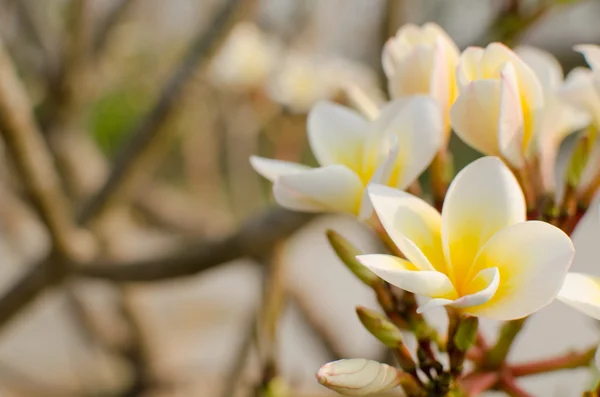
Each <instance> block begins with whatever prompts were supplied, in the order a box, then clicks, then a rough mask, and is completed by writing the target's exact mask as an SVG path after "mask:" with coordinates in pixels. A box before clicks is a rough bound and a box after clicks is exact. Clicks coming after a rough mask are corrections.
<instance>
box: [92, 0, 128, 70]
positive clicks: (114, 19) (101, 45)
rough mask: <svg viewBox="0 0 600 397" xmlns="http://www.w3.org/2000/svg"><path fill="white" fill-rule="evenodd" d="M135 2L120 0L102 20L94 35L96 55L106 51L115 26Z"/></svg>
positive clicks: (93, 48) (94, 52)
mask: <svg viewBox="0 0 600 397" xmlns="http://www.w3.org/2000/svg"><path fill="white" fill-rule="evenodd" d="M134 2H135V0H120V1H119V2H118V3H117V4H116V5H114V6H113V8H112V9H111V10H110V11H109V12H108V15H106V17H104V19H103V20H102V21H101V22H100V26H99V27H98V29H97V30H96V34H95V35H94V42H93V47H92V53H93V55H94V57H96V58H98V56H99V55H100V54H102V52H104V50H105V48H106V45H107V44H108V41H109V38H110V34H111V33H112V31H113V28H114V27H115V26H117V25H118V24H119V22H120V21H121V18H123V15H125V14H126V13H127V11H128V10H129V9H130V8H131V6H132V5H133V4H134Z"/></svg>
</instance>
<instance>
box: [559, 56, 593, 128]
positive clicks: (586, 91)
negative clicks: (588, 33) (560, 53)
mask: <svg viewBox="0 0 600 397" xmlns="http://www.w3.org/2000/svg"><path fill="white" fill-rule="evenodd" d="M575 50H576V51H579V52H581V53H582V54H583V56H584V57H585V59H586V61H587V63H588V64H589V65H590V67H591V68H592V69H591V70H590V69H588V68H582V67H579V68H575V69H573V70H572V71H571V72H570V73H569V74H568V75H567V78H566V80H565V84H564V86H563V87H562V88H561V91H560V92H561V97H562V98H563V99H564V100H565V101H567V102H569V103H571V104H572V105H573V106H575V107H577V108H579V109H581V110H583V111H585V112H586V113H587V114H589V115H590V117H591V118H592V121H593V123H594V125H595V126H596V128H599V127H600V47H599V46H596V45H588V44H586V45H578V46H575Z"/></svg>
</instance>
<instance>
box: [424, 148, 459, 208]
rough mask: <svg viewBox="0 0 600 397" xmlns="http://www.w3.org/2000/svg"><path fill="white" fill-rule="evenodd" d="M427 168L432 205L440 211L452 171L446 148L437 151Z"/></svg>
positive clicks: (449, 156)
mask: <svg viewBox="0 0 600 397" xmlns="http://www.w3.org/2000/svg"><path fill="white" fill-rule="evenodd" d="M429 170H430V171H429V175H430V179H431V193H432V194H433V201H434V205H435V208H437V209H438V211H441V209H442V205H443V204H444V198H445V197H446V192H447V191H448V185H449V184H450V181H451V180H452V176H453V173H454V163H453V158H452V154H451V153H450V152H449V151H448V150H447V148H445V147H444V148H443V149H442V150H440V151H439V152H438V153H437V155H436V156H435V157H434V159H433V161H432V162H431V167H430V168H429Z"/></svg>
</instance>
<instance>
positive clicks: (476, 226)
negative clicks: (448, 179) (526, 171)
mask: <svg viewBox="0 0 600 397" xmlns="http://www.w3.org/2000/svg"><path fill="white" fill-rule="evenodd" d="M525 211H526V207H525V197H524V196H523V192H522V190H521V188H520V186H519V183H518V182H517V180H516V178H515V177H514V175H513V174H512V172H511V171H510V170H509V169H508V168H507V167H506V166H505V165H504V163H502V161H501V160H500V159H499V158H497V157H483V158H480V159H478V160H475V161H473V162H472V163H471V164H469V165H468V166H466V167H465V168H463V169H462V170H461V171H460V172H459V173H458V175H456V177H455V178H454V180H453V181H452V183H451V184H450V187H449V189H448V193H447V195H446V200H445V201H444V207H443V209H442V241H443V248H444V254H445V256H446V263H447V266H449V267H450V268H451V272H452V276H451V278H452V279H453V280H455V283H459V284H462V283H466V282H467V281H468V280H467V279H466V276H467V274H469V271H470V267H471V265H472V264H473V260H474V259H475V256H476V255H477V253H478V252H479V250H480V248H481V247H483V245H484V244H485V243H486V242H487V241H488V240H489V238H490V237H492V236H493V235H494V234H495V233H496V232H498V231H500V230H502V229H504V228H505V227H507V226H510V225H514V224H515V223H518V222H523V221H525V215H526V214H525ZM457 288H459V289H460V288H461V287H459V286H458V285H457Z"/></svg>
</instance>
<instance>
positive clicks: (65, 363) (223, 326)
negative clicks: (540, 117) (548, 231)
mask: <svg viewBox="0 0 600 397" xmlns="http://www.w3.org/2000/svg"><path fill="white" fill-rule="evenodd" d="M599 17H600V2H598V1H596V0H587V1H583V0H582V1H576V0H570V1H569V0H561V1H559V0H444V1H441V0H260V1H259V0H169V1H164V0H2V1H0V37H1V40H2V43H3V44H2V49H1V50H0V131H1V133H0V135H1V137H2V140H1V142H0V162H1V163H2V164H1V167H0V258H2V259H1V261H0V275H1V276H0V288H1V290H0V396H15V397H37V396H43V397H47V396H57V397H66V396H77V397H80V396H81V397H83V396H115V397H128V396H131V397H133V396H153V397H154V396H156V397H158V396H161V397H167V396H169V397H171V396H223V397H228V396H254V395H256V394H254V393H255V392H256V390H257V388H258V389H260V388H261V387H264V386H265V385H266V384H267V383H268V384H270V385H271V386H270V387H271V388H274V389H276V390H271V392H273V393H277V392H280V391H281V390H282V389H284V388H285V389H288V390H289V395H290V396H307V397H308V396H321V395H328V394H330V393H329V392H328V391H326V390H325V389H324V388H322V387H321V386H320V385H318V384H317V382H316V381H315V378H314V374H315V372H316V370H317V369H318V368H319V366H320V365H322V364H323V363H325V362H327V361H331V360H333V359H336V358H340V357H365V358H372V359H382V360H383V359H385V357H386V352H385V351H384V349H383V348H382V347H381V346H380V345H379V344H378V342H377V341H376V340H375V339H374V338H373V337H371V336H370V334H368V333H367V332H366V331H364V330H363V329H362V327H361V325H360V322H359V321H358V319H357V318H356V316H355V313H354V307H355V306H356V305H359V304H360V305H364V306H368V307H373V308H375V307H377V306H376V302H375V299H374V297H373V296H372V293H371V291H370V290H368V289H367V288H366V287H364V286H362V285H361V284H360V282H358V281H356V280H355V279H354V278H353V276H352V275H350V274H349V273H347V271H346V269H344V268H343V266H342V265H341V264H340V263H339V262H338V261H337V259H336V258H335V256H334V254H333V252H332V251H331V249H330V248H329V247H328V245H327V241H326V239H325V236H324V231H325V229H327V228H333V229H335V230H337V231H339V232H340V233H342V234H343V235H344V236H347V237H348V238H349V239H350V240H352V241H353V242H354V243H356V245H357V246H359V247H360V248H362V249H363V250H365V251H369V250H370V251H374V250H376V249H378V247H377V245H376V242H375V238H374V237H373V236H372V235H371V234H370V232H369V230H367V229H365V228H363V227H362V226H361V225H359V224H357V222H356V221H355V220H353V219H351V218H349V217H345V216H337V215H323V216H309V215H303V214H293V213H290V212H287V211H284V210H282V209H278V208H276V206H275V205H274V203H273V200H272V199H271V194H270V184H268V183H267V182H266V181H264V180H262V179H261V178H260V177H259V176H258V175H257V174H256V173H255V172H254V171H253V170H252V169H251V167H250V165H249V162H248V157H249V156H250V155H252V154H260V155H262V156H265V157H272V158H279V159H285V160H290V161H302V162H305V163H307V164H314V159H313V158H312V155H311V153H310V150H309V148H308V146H307V142H306V135H305V122H306V114H307V111H308V110H309V109H310V107H311V106H312V105H313V104H314V103H315V102H316V101H318V100H321V99H330V100H335V101H338V102H340V103H345V104H348V103H349V100H348V96H347V95H346V93H347V90H348V89H349V88H350V89H351V88H352V87H359V88H360V89H362V90H364V91H365V92H368V93H370V94H371V95H373V96H374V97H377V98H380V99H381V101H384V100H386V93H385V85H386V82H385V81H384V78H383V74H382V71H381V49H382V46H383V43H384V42H385V41H386V40H387V38H388V37H390V36H392V35H393V34H394V33H395V31H396V30H397V29H398V27H400V26H401V25H403V24H405V23H408V22H412V23H417V24H422V23H425V22H428V21H434V22H436V23H438V24H440V25H441V26H442V27H443V28H444V29H446V31H447V32H448V33H449V34H450V35H451V36H452V38H453V39H454V40H455V41H456V43H457V44H458V46H459V47H460V48H461V49H462V48H465V47H466V46H469V45H485V44H487V43H488V42H490V41H503V42H505V43H507V44H509V45H511V46H515V45H519V44H528V45H534V46H538V47H541V48H543V49H545V50H548V51H550V52H551V53H553V54H554V55H556V56H557V58H558V59H559V60H560V62H561V64H562V65H563V68H564V70H565V72H566V71H568V70H570V69H571V68H573V67H574V66H577V65H583V64H584V62H583V58H582V57H581V56H580V55H579V54H577V53H575V52H573V51H572V46H573V45H574V44H580V43H599V42H600V24H598V20H599ZM350 104H351V103H350ZM452 148H453V150H454V153H455V159H456V162H457V164H456V165H457V168H460V167H462V166H464V165H465V164H466V163H467V162H469V161H470V160H472V159H473V158H474V157H475V156H477V154H476V153H474V152H473V151H471V150H470V149H467V148H466V147H465V146H463V145H462V144H461V143H460V142H458V141H457V140H456V139H453V141H452ZM424 178H427V175H425V176H424ZM593 208H594V209H593V210H591V211H590V213H588V215H587V216H586V218H585V219H584V221H583V222H582V224H581V226H580V227H579V228H578V230H577V232H576V236H575V244H576V248H577V257H576V262H575V264H574V268H573V269H574V270H576V271H586V272H588V273H592V274H596V275H600V267H599V266H600V259H599V258H598V255H597V250H596V249H595V248H596V247H597V244H598V242H599V241H600V227H599V225H598V221H597V218H598V213H597V206H594V207H593ZM595 251H596V252H595ZM440 317H442V316H440ZM433 321H436V322H437V323H439V324H440V325H443V321H444V320H443V319H442V318H439V319H438V318H437V317H436V315H435V314H434V315H433ZM527 327H528V328H527V330H526V331H525V332H524V333H523V335H521V336H520V339H519V340H518V342H517V346H516V349H515V350H514V351H513V352H512V353H513V355H512V356H511V357H512V359H513V360H516V361H518V360H524V359H528V358H539V357H543V356H547V355H550V354H553V353H560V352H565V351H567V350H568V349H572V348H583V347H587V346H589V345H590V344H593V343H596V342H597V340H598V330H597V327H596V326H595V325H594V324H593V323H592V322H591V320H588V319H586V318H584V317H583V316H582V315H579V314H578V313H575V312H574V311H572V310H569V309H567V308H565V307H563V306H561V304H559V303H554V304H552V305H551V306H549V307H548V308H546V309H544V310H542V311H541V312H540V313H539V314H537V315H536V316H534V318H533V319H532V320H531V322H529V323H528V326H527ZM484 330H485V332H486V333H487V334H489V335H490V336H493V335H494V334H495V330H496V324H493V323H485V324H484ZM273 379H275V380H276V381H274V382H272V380H273ZM589 382H590V378H589V371H587V370H586V369H581V370H577V371H572V372H567V373H560V374H554V375H552V376H551V377H550V378H544V377H539V378H533V379H526V383H525V384H526V387H527V388H528V389H529V390H531V391H532V392H534V393H535V394H536V395H543V396H570V395H578V394H577V393H578V392H580V391H581V390H583V389H584V388H585V387H587V386H589ZM273 395H282V394H273Z"/></svg>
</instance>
